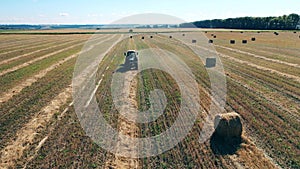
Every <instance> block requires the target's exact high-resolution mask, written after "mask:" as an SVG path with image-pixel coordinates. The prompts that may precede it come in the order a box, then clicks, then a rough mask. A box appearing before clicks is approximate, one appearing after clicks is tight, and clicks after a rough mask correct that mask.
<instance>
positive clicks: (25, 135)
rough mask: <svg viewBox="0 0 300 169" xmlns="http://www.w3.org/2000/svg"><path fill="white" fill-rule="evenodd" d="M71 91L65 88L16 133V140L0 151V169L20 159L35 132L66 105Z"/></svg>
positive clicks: (12, 164) (69, 88)
mask: <svg viewBox="0 0 300 169" xmlns="http://www.w3.org/2000/svg"><path fill="white" fill-rule="evenodd" d="M71 91H72V89H71V87H68V88H66V89H65V90H64V91H63V92H61V93H60V94H59V95H58V96H56V97H55V98H54V99H53V100H52V101H51V102H50V103H49V105H47V106H46V107H44V108H43V109H42V110H41V111H39V112H38V113H37V114H36V115H35V116H34V117H33V118H32V119H31V120H30V121H29V122H28V123H27V124H25V125H24V127H23V128H21V129H20V130H19V131H18V132H17V134H16V138H15V139H13V140H12V141H11V142H10V143H9V144H8V146H6V147H4V148H3V149H2V150H1V151H0V155H1V160H0V168H9V167H12V166H14V165H15V162H16V161H17V160H18V159H20V158H21V157H22V155H23V152H24V151H25V150H26V149H28V147H29V146H30V144H32V142H33V140H34V138H35V135H37V134H38V133H36V131H37V130H38V129H39V128H43V127H44V126H45V125H46V124H47V123H48V122H49V121H50V119H51V118H52V117H53V115H54V114H55V113H56V111H58V110H59V108H60V107H61V106H62V105H64V104H65V103H66V101H67V99H69V98H70V97H71ZM40 146H41V145H40Z"/></svg>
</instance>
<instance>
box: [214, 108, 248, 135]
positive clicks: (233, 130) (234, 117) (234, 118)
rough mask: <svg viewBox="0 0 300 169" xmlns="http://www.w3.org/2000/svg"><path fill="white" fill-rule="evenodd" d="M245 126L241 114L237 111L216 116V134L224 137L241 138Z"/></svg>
mask: <svg viewBox="0 0 300 169" xmlns="http://www.w3.org/2000/svg"><path fill="white" fill-rule="evenodd" d="M242 132H243V126H242V122H241V116H240V115H239V114H237V113H235V112H232V113H227V114H219V115H217V116H216V117H215V134H216V135H217V136H220V137H222V138H226V139H228V138H229V139H230V138H240V137H241V136H242Z"/></svg>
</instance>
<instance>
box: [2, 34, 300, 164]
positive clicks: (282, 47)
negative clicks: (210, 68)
mask: <svg viewBox="0 0 300 169" xmlns="http://www.w3.org/2000/svg"><path fill="white" fill-rule="evenodd" d="M180 31H181V32H180ZM68 32H71V33H72V32H73V33H74V32H76V34H71V33H70V34H68ZM86 32H89V31H84V30H79V31H74V30H72V31H69V30H62V31H60V32H50V33H49V31H45V32H39V33H35V32H31V31H26V32H23V33H25V34H22V32H16V33H14V32H12V33H11V32H10V34H1V33H0V85H1V88H0V140H1V141H0V168H300V126H299V122H300V57H299V53H300V43H299V42H300V33H299V32H295V33H294V32H289V31H286V32H281V31H280V32H279V35H275V34H274V33H273V32H267V31H264V32H257V31H230V30H228V31H226V30H209V29H207V30H197V29H193V30H189V29H187V30H184V29H182V30H180V29H176V30H175V29H174V30H171V31H170V30H168V29H165V30H141V32H142V33H135V34H134V36H133V38H129V36H130V35H129V34H128V33H125V30H117V31H113V30H111V31H108V30H106V31H103V32H100V33H99V34H97V35H94V36H93V35H92V34H88V33H86ZM123 32H124V33H123ZM155 32H165V33H161V34H160V33H158V34H156V33H155ZM43 33H45V34H43ZM51 33H53V34H51ZM182 34H184V37H183V35H182ZM200 34H202V35H203V36H206V37H207V39H205V43H204V42H201V43H200V42H197V43H195V44H192V40H193V39H195V37H197V36H199V35H200ZM150 35H151V36H153V38H150ZM170 35H172V38H170V37H169V36H170ZM92 36H93V44H95V45H94V46H92V47H91V48H89V49H86V52H91V53H92V52H93V50H96V49H97V47H98V48H99V47H101V45H102V47H103V45H104V46H105V45H107V44H113V43H115V42H118V43H117V44H116V45H115V46H109V45H108V46H105V48H103V50H100V52H101V53H100V54H105V55H104V58H103V60H102V62H101V63H100V64H99V65H97V66H98V70H97V72H96V75H95V77H96V82H97V83H98V82H99V83H98V88H97V90H96V92H95V96H96V100H97V103H98V106H99V109H101V110H102V113H103V116H104V118H105V120H106V121H107V122H108V123H109V124H110V125H111V126H112V127H113V128H114V129H116V130H117V131H118V132H120V133H123V134H125V135H128V136H131V137H138V138H139V137H150V136H155V135H158V134H159V133H162V132H164V131H166V130H167V129H168V128H170V127H171V126H172V124H173V123H174V122H175V120H176V118H177V117H178V113H179V110H180V106H181V105H180V101H181V99H182V96H181V94H180V86H179V85H178V84H177V83H176V82H175V79H174V78H173V77H172V76H171V75H170V74H168V73H166V72H163V71H160V70H157V69H149V70H144V71H142V72H139V73H138V74H137V76H135V78H134V79H133V80H132V81H131V83H130V84H126V85H129V86H130V89H131V90H130V91H129V97H130V100H129V101H130V102H131V103H132V105H133V107H134V108H135V109H138V110H140V111H145V110H147V109H149V105H150V100H149V95H150V93H151V91H152V90H154V89H161V90H163V91H164V93H165V96H166V100H167V105H166V108H165V110H164V112H163V115H161V116H160V117H159V118H158V119H157V120H155V121H153V122H150V123H145V124H143V123H133V122H130V121H127V120H126V119H125V118H123V117H122V116H121V115H120V113H119V112H118V111H117V108H116V106H114V102H113V96H112V91H111V83H112V81H113V74H115V73H117V72H122V71H123V70H122V64H123V63H124V60H125V59H124V54H123V53H124V52H126V51H127V50H130V49H135V50H137V51H143V50H147V49H151V51H152V53H151V54H149V56H148V57H150V58H151V57H152V55H153V57H154V56H159V57H157V58H156V59H160V58H161V59H162V60H163V59H166V57H165V55H166V52H171V53H175V54H176V55H177V56H178V57H179V58H180V59H181V60H182V61H183V62H184V63H185V64H186V65H187V66H188V67H189V68H190V70H191V72H192V73H193V75H194V77H195V80H196V82H197V86H198V89H197V90H198V91H199V96H200V98H201V101H200V102H199V104H200V105H201V110H199V112H198V115H197V119H196V122H195V124H194V125H193V128H192V130H191V131H190V132H189V134H188V135H187V137H185V138H184V139H183V140H182V141H181V142H179V144H177V145H176V146H175V147H174V148H172V149H171V150H169V151H166V152H163V153H162V154H160V155H157V156H152V157H145V158H126V157H121V156H116V155H114V154H113V153H111V152H108V151H106V150H105V149H103V148H102V147H101V146H99V145H97V144H96V143H94V142H93V140H92V139H91V138H90V137H88V135H87V134H86V132H85V131H84V130H83V128H82V127H81V125H80V121H79V119H78V117H77V115H76V112H75V108H74V102H73V98H72V78H73V73H74V68H75V64H76V59H77V58H78V55H79V53H80V51H81V50H82V49H85V48H83V47H84V44H85V42H86V41H87V40H88V39H89V38H91V37H92ZM179 36H180V37H181V38H184V39H186V40H187V41H190V43H191V44H190V45H193V47H194V48H195V49H197V50H200V51H206V53H207V54H208V55H213V54H215V51H212V50H211V49H212V48H213V47H214V48H215V50H216V52H217V53H218V56H219V57H220V59H221V62H222V64H223V67H224V71H225V74H226V85H227V95H226V105H225V110H226V112H232V111H235V112H237V113H238V114H240V116H241V118H242V122H243V129H244V132H243V137H242V139H241V140H240V142H239V143H238V144H234V145H231V146H227V145H225V144H224V143H223V142H219V141H218V140H215V139H214V137H211V138H210V139H208V140H207V141H206V142H204V143H199V137H200V131H201V129H202V127H203V125H204V119H205V118H206V116H207V115H208V114H209V109H210V105H211V104H215V103H214V101H213V100H212V99H211V97H210V93H211V85H210V80H209V78H208V72H207V69H206V68H205V63H204V62H203V60H201V56H200V57H198V56H197V55H196V54H195V53H194V52H193V51H192V50H191V48H189V47H188V46H187V44H183V43H180V42H179V40H178V39H179V38H180V37H179ZM214 36H215V37H214ZM142 37H145V39H142ZM251 38H255V41H252V40H251ZM209 39H211V40H213V43H212V44H208V40H209ZM230 40H235V41H236V43H235V44H230V43H229V41H230ZM242 40H248V41H247V44H243V43H242ZM207 46H210V48H208V47H207ZM110 47H111V48H110ZM104 49H105V50H104ZM107 49H109V50H108V51H107V52H106V50H107ZM159 49H160V50H159ZM159 51H160V52H159ZM162 51H164V52H162ZM98 52H99V49H98ZM139 55H140V56H139V57H144V56H143V52H140V53H139ZM87 59H88V58H87ZM153 59H155V58H153ZM171 66H172V65H171ZM124 72H129V73H130V70H125V71H124ZM132 72H133V73H134V72H136V70H135V71H132ZM181 78H184V77H181ZM220 113H223V112H220ZM182 125H185V124H182ZM131 146H133V147H134V145H128V147H129V148H131ZM132 153H133V154H134V153H136V152H134V150H132Z"/></svg>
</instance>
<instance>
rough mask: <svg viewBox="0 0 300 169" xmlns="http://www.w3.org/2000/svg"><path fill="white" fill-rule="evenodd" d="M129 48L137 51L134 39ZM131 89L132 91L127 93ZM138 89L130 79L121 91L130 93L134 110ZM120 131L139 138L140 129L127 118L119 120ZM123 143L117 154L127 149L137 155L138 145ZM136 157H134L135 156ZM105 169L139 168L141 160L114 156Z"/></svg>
mask: <svg viewBox="0 0 300 169" xmlns="http://www.w3.org/2000/svg"><path fill="white" fill-rule="evenodd" d="M129 43H130V44H129V46H130V47H131V48H133V49H136V45H135V43H134V39H129ZM136 72H137V70H132V71H129V72H126V73H127V74H128V75H127V77H132V75H133V74H135V73H136ZM128 89H130V91H127V90H128ZM136 89H137V79H135V78H134V79H133V81H131V82H130V81H129V79H125V84H124V88H123V90H124V91H120V92H122V93H128V96H129V98H128V99H129V101H130V102H131V104H132V105H133V107H130V108H133V109H137V108H138V106H137V101H136V95H137V93H136ZM126 109H128V108H125V107H124V108H121V111H127V110H126ZM118 131H119V132H120V133H122V134H124V135H127V136H130V137H138V135H139V128H138V126H137V125H136V124H135V123H134V122H131V121H128V120H127V119H126V118H124V117H122V116H120V117H119V119H118ZM120 139H121V141H119V142H118V143H117V145H116V149H117V150H116V151H117V152H122V149H121V148H123V149H124V147H126V149H127V150H126V152H128V151H131V152H132V154H136V153H137V152H135V148H133V147H135V146H136V145H130V144H129V143H130V141H126V140H122V139H123V138H120ZM133 156H134V155H133ZM104 168H108V169H111V168H122V169H127V168H128V169H132V168H139V159H136V158H128V157H121V156H116V155H115V156H114V159H109V160H107V161H106V163H105V167H104Z"/></svg>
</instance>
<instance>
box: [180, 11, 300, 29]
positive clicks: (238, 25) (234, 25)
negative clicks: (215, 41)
mask: <svg viewBox="0 0 300 169" xmlns="http://www.w3.org/2000/svg"><path fill="white" fill-rule="evenodd" d="M299 19H300V16H299V15H298V14H290V15H283V16H279V17H240V18H228V19H214V20H204V21H196V22H192V23H185V24H181V25H180V26H181V27H195V26H196V27H198V28H226V29H259V30H295V29H297V25H300V20H299Z"/></svg>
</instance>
